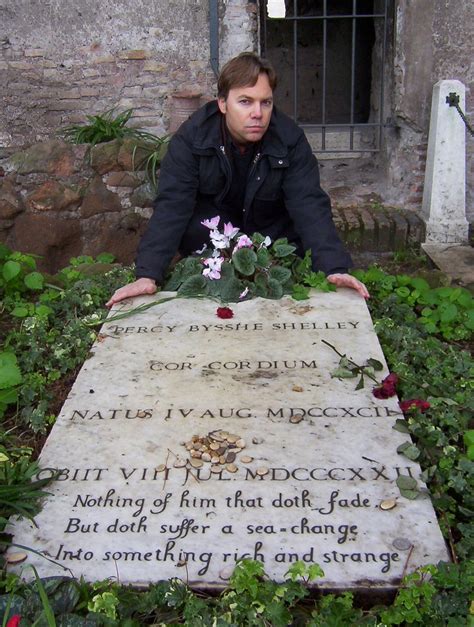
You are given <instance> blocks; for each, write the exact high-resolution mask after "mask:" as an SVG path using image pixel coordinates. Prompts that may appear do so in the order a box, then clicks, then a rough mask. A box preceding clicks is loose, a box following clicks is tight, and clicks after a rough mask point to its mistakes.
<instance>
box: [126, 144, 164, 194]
mask: <svg viewBox="0 0 474 627" xmlns="http://www.w3.org/2000/svg"><path fill="white" fill-rule="evenodd" d="M170 139H171V137H170V136H169V135H166V136H165V137H156V136H154V135H152V134H149V136H148V137H143V138H140V141H139V142H138V143H137V144H136V145H135V146H134V148H133V152H132V163H133V169H134V170H144V171H145V175H146V178H147V179H148V182H149V183H150V185H151V186H152V188H153V191H154V192H156V191H157V189H158V177H157V171H158V168H159V166H160V164H161V162H162V160H163V159H164V156H165V155H166V152H167V150H168V144H169V141H170ZM138 155H139V157H138Z"/></svg>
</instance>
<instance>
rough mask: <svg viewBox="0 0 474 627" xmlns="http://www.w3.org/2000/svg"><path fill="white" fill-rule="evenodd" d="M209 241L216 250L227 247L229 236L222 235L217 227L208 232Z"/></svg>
mask: <svg viewBox="0 0 474 627" xmlns="http://www.w3.org/2000/svg"><path fill="white" fill-rule="evenodd" d="M210 238H211V242H212V245H213V246H214V248H217V249H218V250H222V249H223V248H227V247H228V246H229V244H230V240H229V238H228V237H227V236H226V235H224V233H220V232H219V231H218V230H217V229H214V230H213V231H211V234H210Z"/></svg>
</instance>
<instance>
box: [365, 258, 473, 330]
mask: <svg viewBox="0 0 474 627" xmlns="http://www.w3.org/2000/svg"><path fill="white" fill-rule="evenodd" d="M354 275H355V276H356V277H357V278H358V279H359V280H361V281H363V282H364V283H365V284H366V285H367V286H368V287H369V289H370V291H371V292H372V294H373V295H374V296H376V297H377V299H385V298H387V297H388V296H393V295H394V296H395V297H396V302H398V303H404V304H407V305H409V306H410V307H411V308H412V309H413V310H414V311H415V313H416V315H417V317H418V319H419V322H420V323H421V324H422V325H423V326H424V328H425V329H426V331H428V333H431V334H435V335H440V336H442V337H443V338H444V339H446V340H467V339H469V338H470V337H471V336H472V332H473V331H474V299H473V297H472V295H471V294H470V293H469V291H468V290H466V289H464V288H462V287H448V286H443V287H436V288H432V287H430V285H429V283H428V282H427V281H426V280H425V279H423V278H420V277H410V276H408V275H405V274H402V275H397V276H393V275H389V274H386V273H385V272H384V271H383V270H381V269H380V268H377V267H372V268H370V269H369V270H367V271H362V270H359V271H355V272H354Z"/></svg>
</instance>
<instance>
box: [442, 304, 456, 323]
mask: <svg viewBox="0 0 474 627" xmlns="http://www.w3.org/2000/svg"><path fill="white" fill-rule="evenodd" d="M457 315H458V308H457V307H456V305H455V304H454V303H450V304H449V305H445V306H443V307H440V320H441V322H452V321H453V320H454V319H455V318H456V316H457Z"/></svg>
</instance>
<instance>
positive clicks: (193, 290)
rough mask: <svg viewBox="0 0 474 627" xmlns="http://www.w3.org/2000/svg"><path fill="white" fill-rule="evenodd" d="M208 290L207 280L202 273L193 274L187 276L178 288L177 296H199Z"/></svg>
mask: <svg viewBox="0 0 474 627" xmlns="http://www.w3.org/2000/svg"><path fill="white" fill-rule="evenodd" d="M207 292H208V286H207V280H206V278H205V277H204V276H203V275H202V274H195V275H194V276H190V277H189V278H187V279H186V280H185V281H184V283H183V284H182V285H181V287H180V288H179V289H178V295H179V296H186V297H188V298H192V297H193V296H201V295H203V294H206V293H207Z"/></svg>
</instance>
